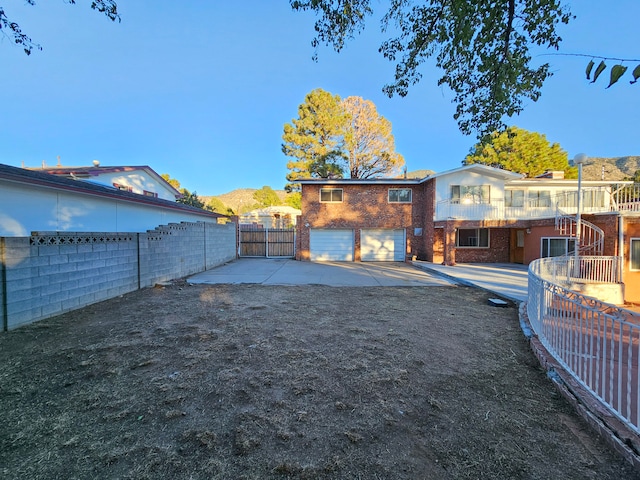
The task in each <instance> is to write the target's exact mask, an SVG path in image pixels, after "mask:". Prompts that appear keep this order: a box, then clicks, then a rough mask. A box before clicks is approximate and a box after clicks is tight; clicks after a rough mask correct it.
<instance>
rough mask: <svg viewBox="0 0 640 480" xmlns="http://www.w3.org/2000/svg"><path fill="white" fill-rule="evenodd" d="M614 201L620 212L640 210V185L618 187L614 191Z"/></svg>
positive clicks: (616, 208)
mask: <svg viewBox="0 0 640 480" xmlns="http://www.w3.org/2000/svg"><path fill="white" fill-rule="evenodd" d="M612 203H613V205H612V206H613V207H615V211H618V212H640V185H639V184H637V183H636V184H633V185H628V186H624V187H621V188H618V189H617V190H615V191H614V192H613V195H612Z"/></svg>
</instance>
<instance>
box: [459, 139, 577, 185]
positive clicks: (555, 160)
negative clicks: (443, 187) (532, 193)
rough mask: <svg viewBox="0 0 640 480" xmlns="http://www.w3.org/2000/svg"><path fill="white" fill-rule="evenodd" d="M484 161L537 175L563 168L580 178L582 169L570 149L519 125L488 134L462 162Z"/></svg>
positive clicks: (569, 175) (567, 174)
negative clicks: (571, 160)
mask: <svg viewBox="0 0 640 480" xmlns="http://www.w3.org/2000/svg"><path fill="white" fill-rule="evenodd" d="M462 163H463V165H471V164H473V163H482V164H484V165H490V166H492V167H497V168H503V169H505V170H509V171H511V172H517V173H524V174H525V175H526V176H527V177H536V176H538V175H540V174H542V173H544V172H545V171H547V170H562V171H564V172H565V178H577V176H578V171H577V169H576V168H575V167H572V166H570V165H569V160H568V156H567V152H566V151H564V150H563V149H562V148H560V145H559V144H558V143H553V144H551V143H549V141H548V140H547V137H546V136H544V135H542V134H540V133H537V132H529V131H527V130H524V129H522V128H518V127H509V128H507V129H505V130H503V131H502V132H494V133H492V134H491V135H487V136H486V137H485V138H483V139H482V141H480V142H479V143H477V144H476V145H475V146H474V147H473V148H472V149H471V151H470V152H469V155H467V157H466V158H465V159H464V161H463V162H462Z"/></svg>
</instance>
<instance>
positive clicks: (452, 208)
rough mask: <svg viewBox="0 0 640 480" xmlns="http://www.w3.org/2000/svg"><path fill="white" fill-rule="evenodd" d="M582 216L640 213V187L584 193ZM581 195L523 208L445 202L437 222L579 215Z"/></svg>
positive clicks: (523, 204) (497, 202) (566, 194)
mask: <svg viewBox="0 0 640 480" xmlns="http://www.w3.org/2000/svg"><path fill="white" fill-rule="evenodd" d="M582 194H583V199H582V205H581V208H580V211H581V213H582V214H593V213H604V212H618V211H619V212H640V185H638V184H636V185H626V186H623V187H620V188H617V189H616V188H613V189H604V188H597V189H583V191H582ZM577 200H578V192H577V191H570V192H562V193H559V194H556V195H552V196H547V197H539V198H535V199H528V200H525V201H523V202H521V205H520V206H514V205H512V204H511V203H510V204H507V202H505V200H504V199H503V198H499V199H491V201H490V202H486V203H474V202H473V201H470V200H468V199H459V200H458V199H456V200H442V201H440V202H438V203H436V207H435V214H434V220H435V221H439V220H447V219H457V220H530V219H535V218H555V217H556V216H557V215H558V213H559V212H561V213H562V214H563V215H575V214H576V213H577V211H578V202H577Z"/></svg>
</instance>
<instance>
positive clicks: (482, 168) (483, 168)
mask: <svg viewBox="0 0 640 480" xmlns="http://www.w3.org/2000/svg"><path fill="white" fill-rule="evenodd" d="M458 172H474V173H478V174H480V175H485V176H489V177H495V178H502V179H504V180H515V179H520V178H523V177H524V175H523V174H521V173H515V172H510V171H509V170H502V169H501V168H495V167H490V166H489V165H483V164H481V163H473V164H471V165H464V166H462V167H459V168H454V169H453V170H446V171H444V172H439V173H433V174H431V175H428V176H426V177H424V178H404V177H401V178H334V179H329V178H305V179H300V180H296V183H300V184H302V185H313V184H320V185H347V184H350V185H392V184H395V185H398V184H405V185H415V184H420V183H423V182H425V181H427V180H430V179H432V178H437V177H442V176H444V175H450V174H452V173H458Z"/></svg>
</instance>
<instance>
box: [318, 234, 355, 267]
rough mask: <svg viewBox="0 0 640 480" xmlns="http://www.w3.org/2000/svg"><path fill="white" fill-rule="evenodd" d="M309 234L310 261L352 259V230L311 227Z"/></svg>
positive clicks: (342, 260) (347, 260) (350, 260)
mask: <svg viewBox="0 0 640 480" xmlns="http://www.w3.org/2000/svg"><path fill="white" fill-rule="evenodd" d="M310 235H311V237H310V240H311V245H310V248H311V261H312V262H322V261H325V262H329V261H334V262H335V261H337V262H352V261H353V230H343V229H333V228H331V229H329V228H312V229H311V234H310Z"/></svg>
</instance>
